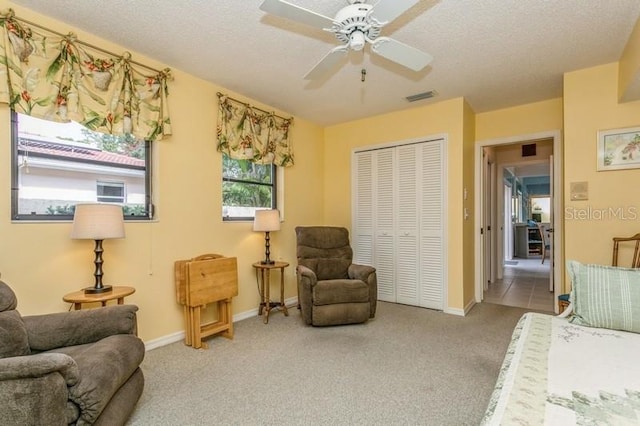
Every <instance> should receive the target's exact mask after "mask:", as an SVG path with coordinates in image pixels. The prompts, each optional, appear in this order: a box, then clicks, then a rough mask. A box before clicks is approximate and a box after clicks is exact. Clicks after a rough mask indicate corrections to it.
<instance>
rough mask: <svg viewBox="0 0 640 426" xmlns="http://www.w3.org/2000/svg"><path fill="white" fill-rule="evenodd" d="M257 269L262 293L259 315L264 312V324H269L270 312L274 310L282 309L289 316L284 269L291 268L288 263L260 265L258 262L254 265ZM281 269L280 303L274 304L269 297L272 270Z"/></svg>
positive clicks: (259, 289)
mask: <svg viewBox="0 0 640 426" xmlns="http://www.w3.org/2000/svg"><path fill="white" fill-rule="evenodd" d="M252 266H253V267H254V268H255V269H256V281H257V283H258V291H260V308H259V309H258V315H262V312H263V311H264V323H265V324H267V323H268V322H269V312H271V309H272V308H276V307H280V308H282V312H284V315H285V316H287V317H288V316H289V311H287V307H286V306H285V304H284V268H286V267H287V266H289V264H288V263H287V262H274V263H260V262H256V263H254V264H253V265H252ZM272 269H280V301H279V302H272V301H271V299H270V297H269V288H270V287H271V270H272Z"/></svg>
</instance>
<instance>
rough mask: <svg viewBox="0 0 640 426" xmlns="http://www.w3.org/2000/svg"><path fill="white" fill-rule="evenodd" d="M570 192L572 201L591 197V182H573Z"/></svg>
mask: <svg viewBox="0 0 640 426" xmlns="http://www.w3.org/2000/svg"><path fill="white" fill-rule="evenodd" d="M569 193H570V194H571V200H572V201H584V200H588V199H589V182H571V185H570V189H569Z"/></svg>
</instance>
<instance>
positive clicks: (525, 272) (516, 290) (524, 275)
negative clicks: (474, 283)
mask: <svg viewBox="0 0 640 426" xmlns="http://www.w3.org/2000/svg"><path fill="white" fill-rule="evenodd" d="M512 262H517V264H514V265H509V264H507V265H505V267H504V278H503V279H501V280H496V282H495V283H493V284H489V289H488V290H487V291H485V292H484V302H487V303H495V304H498V305H508V306H515V307H519V308H527V309H532V310H536V311H546V312H549V313H553V309H554V304H555V299H554V296H553V292H550V291H549V261H548V260H547V261H545V263H544V264H542V263H541V262H540V259H539V258H538V259H520V258H514V260H513V261H512Z"/></svg>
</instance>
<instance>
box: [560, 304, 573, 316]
mask: <svg viewBox="0 0 640 426" xmlns="http://www.w3.org/2000/svg"><path fill="white" fill-rule="evenodd" d="M572 313H573V302H569V306H567V307H566V308H565V310H564V311H562V312H560V313H559V314H558V318H567V317H568V316H569V315H571V314H572Z"/></svg>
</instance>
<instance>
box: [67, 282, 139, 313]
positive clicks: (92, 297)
mask: <svg viewBox="0 0 640 426" xmlns="http://www.w3.org/2000/svg"><path fill="white" fill-rule="evenodd" d="M135 291H136V289H135V288H133V287H126V286H113V289H112V290H111V291H108V292H105V293H97V294H85V292H84V290H80V291H74V292H73V293H69V294H66V295H65V296H64V297H63V298H62V300H64V301H65V302H68V303H73V309H74V310H76V311H77V310H80V309H82V304H83V303H97V302H100V304H101V305H102V306H107V302H108V301H109V300H117V301H118V305H122V304H123V303H124V298H125V297H127V296H130V295H132V294H133V293H135Z"/></svg>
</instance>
